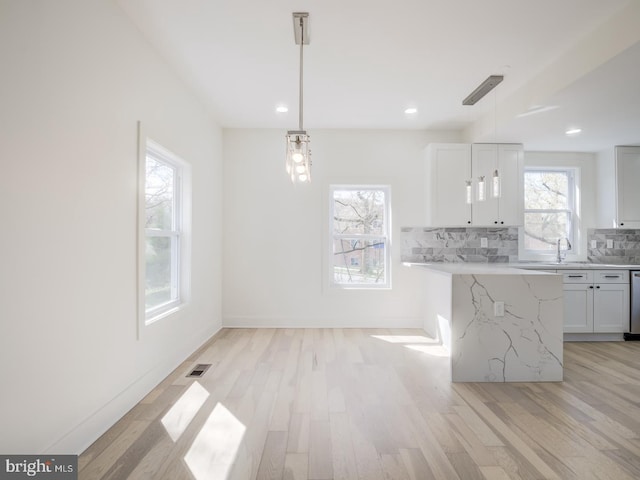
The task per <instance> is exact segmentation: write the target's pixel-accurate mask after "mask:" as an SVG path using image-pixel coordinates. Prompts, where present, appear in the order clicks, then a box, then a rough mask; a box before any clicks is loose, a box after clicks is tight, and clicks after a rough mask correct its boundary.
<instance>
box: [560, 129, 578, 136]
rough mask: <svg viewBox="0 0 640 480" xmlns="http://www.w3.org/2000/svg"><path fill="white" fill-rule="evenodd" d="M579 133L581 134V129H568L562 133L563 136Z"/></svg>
mask: <svg viewBox="0 0 640 480" xmlns="http://www.w3.org/2000/svg"><path fill="white" fill-rule="evenodd" d="M580 132H582V129H581V128H570V129H569V130H567V131H566V132H564V133H565V135H578V134H579V133H580Z"/></svg>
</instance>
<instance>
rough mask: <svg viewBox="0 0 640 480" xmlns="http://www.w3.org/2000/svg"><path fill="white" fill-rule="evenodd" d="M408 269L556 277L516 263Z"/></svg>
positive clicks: (433, 264) (445, 264) (409, 263)
mask: <svg viewBox="0 0 640 480" xmlns="http://www.w3.org/2000/svg"><path fill="white" fill-rule="evenodd" d="M404 265H405V266H408V267H422V268H426V269H428V270H431V271H434V272H439V273H445V274H449V275H554V274H553V273H549V272H543V271H538V270H527V269H525V268H521V267H519V266H518V265H517V264H515V263H462V262H460V263H444V262H443V263H411V262H405V263H404Z"/></svg>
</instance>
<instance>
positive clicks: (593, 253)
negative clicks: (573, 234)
mask: <svg viewBox="0 0 640 480" xmlns="http://www.w3.org/2000/svg"><path fill="white" fill-rule="evenodd" d="M592 240H595V241H596V248H591V241H592ZM607 240H613V248H607ZM587 258H588V260H589V261H590V262H593V263H609V264H619V265H637V264H640V230H634V229H621V228H590V229H588V230H587Z"/></svg>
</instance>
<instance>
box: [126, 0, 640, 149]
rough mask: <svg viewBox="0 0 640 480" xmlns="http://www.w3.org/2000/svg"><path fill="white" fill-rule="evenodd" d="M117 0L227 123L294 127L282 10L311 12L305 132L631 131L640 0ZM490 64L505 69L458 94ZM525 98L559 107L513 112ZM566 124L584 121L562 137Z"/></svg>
mask: <svg viewBox="0 0 640 480" xmlns="http://www.w3.org/2000/svg"><path fill="white" fill-rule="evenodd" d="M117 1H118V3H119V4H120V5H121V6H122V7H123V9H124V11H125V12H126V13H127V15H128V16H129V17H130V18H131V19H132V20H133V22H134V23H135V24H136V25H138V27H139V28H140V29H141V30H142V32H143V33H144V34H145V35H146V37H147V38H148V39H149V41H150V42H151V43H152V44H153V45H154V46H155V47H156V48H157V50H158V51H159V52H160V54H161V55H162V56H163V57H164V58H165V59H166V60H167V61H168V62H169V64H170V65H172V66H173V67H174V68H175V69H176V71H177V72H179V74H180V75H181V76H182V78H183V79H184V80H185V81H186V82H187V83H188V84H189V85H190V86H191V87H192V88H193V89H194V91H195V92H196V94H197V95H199V97H200V98H201V99H202V100H203V102H205V103H206V105H207V107H208V108H209V109H210V110H211V112H212V114H213V115H214V117H215V118H216V119H217V120H218V121H219V123H220V124H221V125H222V126H223V127H229V128H282V129H297V127H298V68H299V63H298V62H299V46H297V45H295V43H294V39H293V21H292V16H291V14H292V12H294V11H307V12H309V13H310V20H309V22H310V24H309V33H310V39H311V41H310V45H308V46H305V48H304V127H305V128H307V129H308V130H312V129H314V128H366V129H370V128H374V129H431V130H451V129H454V130H458V129H464V130H465V132H466V136H467V137H468V139H469V140H470V141H494V140H495V141H517V142H523V143H524V144H525V148H526V149H528V150H573V151H597V150H605V149H608V148H610V147H611V146H613V145H616V144H633V143H640V93H639V90H638V86H639V85H640V28H638V25H640V2H638V1H637V0H606V1H605V0H562V1H558V0H536V1H533V2H532V1H530V0H482V1H478V0H396V1H395V2H390V1H388V0H385V1H382V0H367V1H364V0H348V1H345V0H342V1H338V0H296V1H292V0H268V1H266V0H261V1H257V0H253V1H250V0H249V1H240V0H189V1H186V2H185V1H177V0H117ZM491 74H504V75H505V79H504V81H503V82H502V83H501V84H500V85H499V86H498V87H497V88H496V89H495V90H494V91H493V92H491V93H490V94H489V95H488V96H487V97H485V98H484V99H483V100H481V101H480V102H479V103H477V104H476V105H475V106H462V99H463V98H464V97H466V96H467V95H468V94H469V93H470V92H471V91H472V90H473V89H474V88H475V87H476V86H477V85H478V84H479V83H480V82H482V81H483V80H484V79H485V78H486V77H487V76H489V75H491ZM280 104H284V105H287V106H288V107H289V112H288V113H285V114H278V113H276V112H275V107H276V105H280ZM533 105H541V106H547V107H548V106H553V107H557V108H554V109H551V110H547V111H545V112H543V113H538V114H533V115H528V116H525V117H517V115H518V114H521V113H523V112H526V111H527V110H528V109H529V108H531V107H532V106H533ZM410 106H413V107H417V108H418V113H417V114H416V115H414V116H408V115H406V114H405V113H404V109H405V108H407V107H410ZM574 125H575V126H579V127H582V129H583V133H582V134H581V135H579V136H577V137H572V138H567V137H566V136H565V134H564V131H565V129H566V128H568V127H569V126H574Z"/></svg>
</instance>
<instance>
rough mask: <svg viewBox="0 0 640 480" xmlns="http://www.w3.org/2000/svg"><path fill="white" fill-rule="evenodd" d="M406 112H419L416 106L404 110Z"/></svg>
mask: <svg viewBox="0 0 640 480" xmlns="http://www.w3.org/2000/svg"><path fill="white" fill-rule="evenodd" d="M404 113H408V114H409V115H412V114H414V113H418V109H417V108H416V107H409V108H406V109H405V110H404Z"/></svg>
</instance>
